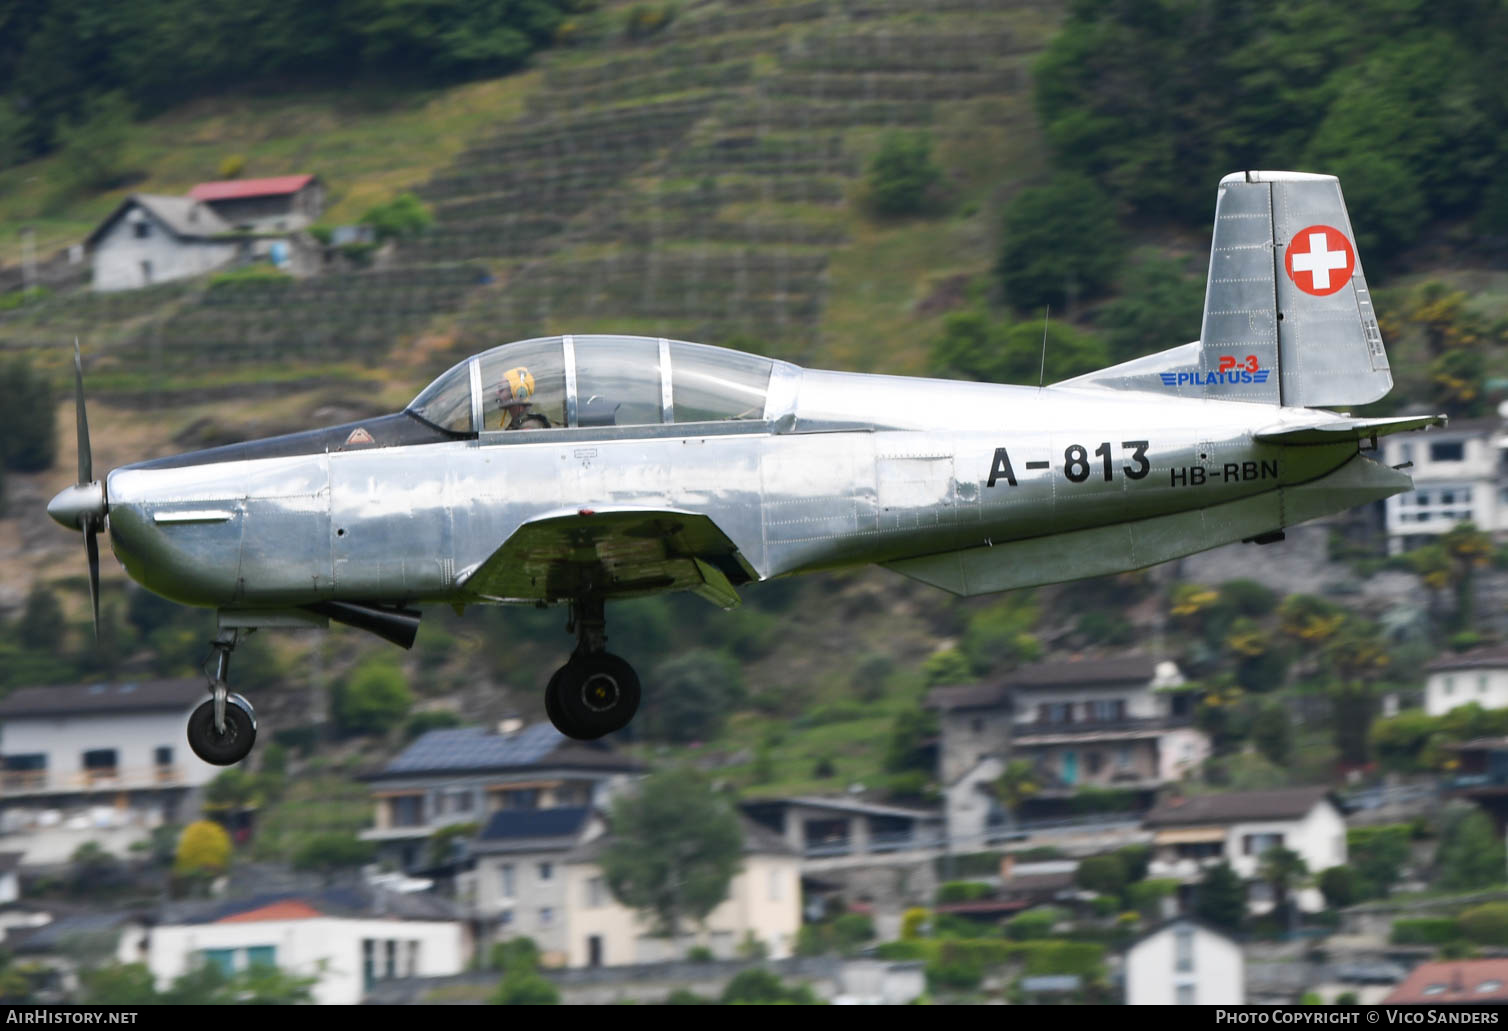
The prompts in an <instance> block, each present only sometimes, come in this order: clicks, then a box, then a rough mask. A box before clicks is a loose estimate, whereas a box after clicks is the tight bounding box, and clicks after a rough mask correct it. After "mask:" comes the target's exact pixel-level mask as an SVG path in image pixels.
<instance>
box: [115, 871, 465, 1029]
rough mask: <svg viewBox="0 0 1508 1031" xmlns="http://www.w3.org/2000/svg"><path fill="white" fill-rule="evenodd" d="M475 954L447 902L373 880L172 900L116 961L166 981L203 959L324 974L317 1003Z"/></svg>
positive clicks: (225, 965) (139, 928) (356, 995)
mask: <svg viewBox="0 0 1508 1031" xmlns="http://www.w3.org/2000/svg"><path fill="white" fill-rule="evenodd" d="M471 955H472V942H471V937H470V935H469V933H468V931H467V928H466V924H465V922H464V921H463V920H462V919H461V916H460V914H459V912H458V910H457V909H456V907H455V906H454V904H452V903H450V902H448V901H447V900H445V899H443V898H440V897H438V896H435V895H430V894H402V893H398V892H391V891H387V890H386V889H382V888H375V887H371V886H367V885H351V886H344V887H334V888H327V889H325V890H323V891H318V892H309V893H302V894H275V895H256V896H252V897H249V898H244V899H235V900H229V901H219V902H209V903H187V904H184V903H179V904H169V905H168V906H166V907H164V909H163V910H162V911H161V912H159V913H157V914H156V915H155V917H154V918H153V919H152V920H150V921H140V922H134V923H132V924H130V925H128V926H126V927H125V928H123V930H122V933H121V937H120V940H119V944H118V946H117V949H116V958H117V959H118V960H120V962H122V963H145V964H146V966H147V969H148V970H150V971H151V972H152V977H153V978H154V979H155V981H156V982H157V985H158V987H159V988H163V989H165V988H167V987H168V986H169V985H170V984H172V982H173V981H174V980H175V979H176V978H178V977H181V976H182V975H184V974H185V973H188V972H189V971H190V970H193V969H194V968H195V967H197V966H200V965H211V966H216V967H219V968H220V969H221V970H222V971H223V972H224V973H226V974H230V975H234V974H237V973H240V972H242V971H245V970H249V969H250V968H252V967H254V966H258V965H261V966H267V967H275V968H276V969H278V970H281V971H282V972H284V973H286V974H289V975H292V976H296V977H314V978H316V979H317V980H316V982H315V984H314V987H313V994H314V1001H315V1002H317V1003H321V1004H325V1005H331V1004H333V1005H352V1004H355V1003H358V1002H361V1001H362V999H364V998H365V997H366V995H367V993H368V992H369V991H371V990H372V988H373V987H374V986H376V985H377V984H378V983H379V982H381V981H385V980H391V979H394V978H405V977H445V976H448V975H452V974H459V973H461V972H462V971H463V970H465V969H466V965H467V963H468V962H469V961H470V959H471Z"/></svg>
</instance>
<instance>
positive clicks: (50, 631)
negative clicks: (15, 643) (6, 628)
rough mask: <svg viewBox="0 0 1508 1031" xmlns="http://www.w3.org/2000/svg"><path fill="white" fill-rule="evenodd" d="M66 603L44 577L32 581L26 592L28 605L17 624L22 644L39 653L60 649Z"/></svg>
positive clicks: (65, 627)
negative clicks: (45, 582) (61, 600)
mask: <svg viewBox="0 0 1508 1031" xmlns="http://www.w3.org/2000/svg"><path fill="white" fill-rule="evenodd" d="M65 630H67V625H66V624H65V623H64V622H63V606H62V605H60V604H58V596H57V594H56V593H54V592H53V590H52V589H51V588H50V587H48V586H47V585H46V584H44V583H42V581H41V580H36V581H33V582H32V585H31V591H30V592H28V593H27V595H26V608H25V609H23V610H22V612H21V619H20V621H19V622H18V623H17V624H16V636H17V638H19V639H20V641H21V644H23V645H24V646H26V647H27V648H30V649H31V650H32V651H37V652H57V651H58V650H59V649H60V648H61V647H62V644H63V633H64V631H65Z"/></svg>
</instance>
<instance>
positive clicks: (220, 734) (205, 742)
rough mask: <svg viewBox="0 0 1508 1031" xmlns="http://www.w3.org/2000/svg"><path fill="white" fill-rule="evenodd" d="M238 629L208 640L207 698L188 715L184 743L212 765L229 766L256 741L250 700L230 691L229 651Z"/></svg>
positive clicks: (255, 716) (254, 719)
mask: <svg viewBox="0 0 1508 1031" xmlns="http://www.w3.org/2000/svg"><path fill="white" fill-rule="evenodd" d="M237 640H238V632H237V631H235V630H222V631H221V632H220V634H219V636H217V637H216V638H215V639H214V640H213V641H212V642H210V647H211V648H212V649H213V658H214V660H215V672H214V675H213V676H211V677H210V682H209V692H210V699H209V701H207V702H204V703H203V704H202V705H200V706H199V707H198V708H197V709H195V710H194V711H193V713H192V714H191V715H190V716H189V722H188V743H189V748H191V749H193V752H194V754H195V755H197V756H198V757H199V758H200V759H203V760H204V761H205V762H207V763H210V764H212V765H214V766H232V765H234V764H235V763H238V762H240V761H241V760H242V759H244V758H246V756H247V755H248V754H249V753H250V752H251V746H252V745H254V744H256V740H257V715H256V712H255V711H254V710H253V709H252V707H251V703H250V702H248V701H247V700H246V699H245V698H242V697H241V696H240V695H238V694H232V693H231V692H230V685H229V684H228V683H227V682H226V678H227V676H228V675H229V673H230V653H231V652H232V651H234V650H235V647H236V641H237Z"/></svg>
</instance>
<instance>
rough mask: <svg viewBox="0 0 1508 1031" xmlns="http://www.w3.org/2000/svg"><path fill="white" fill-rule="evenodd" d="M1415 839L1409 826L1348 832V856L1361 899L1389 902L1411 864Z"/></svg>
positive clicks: (1354, 829) (1392, 826) (1360, 828)
mask: <svg viewBox="0 0 1508 1031" xmlns="http://www.w3.org/2000/svg"><path fill="white" fill-rule="evenodd" d="M1412 837H1413V834H1412V828H1411V827H1409V825H1408V824H1406V823H1405V824H1386V825H1383V826H1377V827H1352V828H1351V829H1350V830H1348V831H1346V852H1347V854H1348V855H1349V856H1350V859H1351V864H1350V865H1351V866H1352V867H1354V868H1355V870H1356V874H1357V878H1358V884H1357V889H1358V891H1359V892H1360V893H1361V896H1362V897H1364V898H1386V897H1387V896H1388V894H1389V893H1390V892H1392V890H1393V885H1394V884H1396V883H1397V882H1398V878H1399V877H1400V876H1401V875H1402V873H1403V867H1404V864H1405V863H1407V862H1408V860H1409V847H1410V841H1411V839H1412Z"/></svg>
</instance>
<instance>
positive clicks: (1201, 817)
mask: <svg viewBox="0 0 1508 1031" xmlns="http://www.w3.org/2000/svg"><path fill="white" fill-rule="evenodd" d="M1329 793H1330V789H1329V788H1327V787H1323V786H1319V787H1308V788H1285V789H1283V790H1281V791H1233V792H1228V793H1226V794H1221V795H1192V796H1186V797H1183V798H1172V799H1169V800H1167V801H1166V802H1163V803H1162V804H1161V805H1159V806H1157V808H1155V809H1153V810H1152V811H1151V812H1149V813H1147V815H1146V817H1145V818H1144V819H1143V821H1142V822H1143V823H1144V824H1145V825H1146V826H1148V827H1176V826H1179V825H1183V824H1198V823H1239V822H1243V821H1247V820H1296V819H1298V818H1299V817H1301V816H1303V815H1304V814H1306V813H1307V812H1309V810H1311V809H1313V808H1314V807H1315V806H1316V805H1317V804H1318V803H1320V802H1321V801H1324V800H1325V798H1326V797H1327V796H1328V795H1329Z"/></svg>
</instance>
